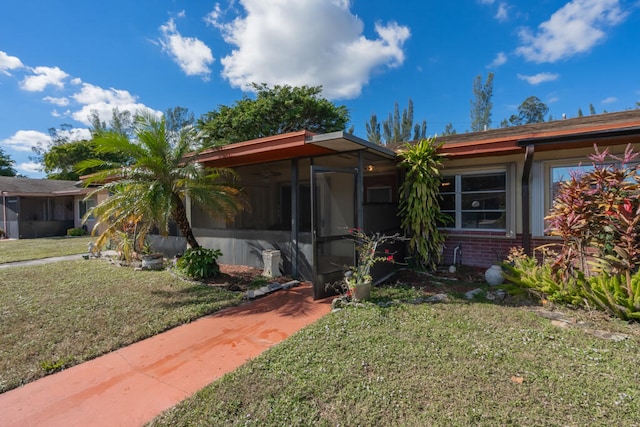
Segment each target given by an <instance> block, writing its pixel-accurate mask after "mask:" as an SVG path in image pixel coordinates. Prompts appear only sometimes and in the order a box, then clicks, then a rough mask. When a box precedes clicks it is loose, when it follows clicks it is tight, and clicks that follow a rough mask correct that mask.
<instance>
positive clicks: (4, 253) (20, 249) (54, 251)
mask: <svg viewBox="0 0 640 427" xmlns="http://www.w3.org/2000/svg"><path fill="white" fill-rule="evenodd" d="M91 240H92V238H91V237H50V238H45V239H20V240H0V264H2V263H6V262H15V261H26V260H30V259H41V258H49V257H55V256H63V255H75V254H82V253H86V252H87V244H88V243H89V242H90V241H91Z"/></svg>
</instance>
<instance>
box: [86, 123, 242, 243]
mask: <svg viewBox="0 0 640 427" xmlns="http://www.w3.org/2000/svg"><path fill="white" fill-rule="evenodd" d="M135 137H136V140H135V141H132V140H131V139H129V138H127V137H126V136H125V135H123V134H121V133H117V132H113V131H112V132H105V133H103V134H101V135H100V136H99V137H98V138H96V139H95V140H94V142H95V144H96V152H97V153H105V154H106V153H110V154H116V153H122V154H124V155H125V156H126V157H127V158H130V159H131V161H130V162H128V163H124V164H112V163H110V162H105V161H104V160H100V159H93V160H86V161H84V162H82V163H81V164H80V169H81V170H82V171H85V170H87V169H90V168H96V167H97V168H100V167H104V166H107V167H108V169H104V170H100V171H99V172H96V173H94V174H93V175H91V176H90V177H89V178H88V179H87V180H86V181H85V184H86V185H92V184H100V186H99V187H98V188H97V189H96V190H94V191H93V192H92V193H91V194H90V195H89V197H90V196H92V195H94V194H96V193H98V192H102V191H107V192H109V194H110V196H109V197H108V198H107V199H106V200H104V201H103V202H102V203H100V204H99V205H97V206H95V207H94V208H92V209H91V210H89V212H88V213H87V215H93V216H94V217H95V218H96V219H97V221H98V224H104V225H106V231H105V232H104V233H103V234H102V236H101V239H106V237H105V236H109V235H112V234H113V233H115V232H116V231H117V230H119V229H120V228H121V227H122V226H123V225H125V224H127V223H129V222H131V221H133V222H135V223H136V224H137V225H138V230H139V233H140V234H145V233H146V232H148V231H149V230H150V229H151V228H153V227H157V228H158V230H159V231H160V233H161V234H163V235H167V234H168V229H169V221H170V220H173V221H174V222H175V223H176V225H177V226H178V229H179V230H180V232H181V233H182V235H183V236H184V237H185V238H186V239H187V243H188V244H189V246H190V247H191V248H194V249H196V248H199V247H200V244H199V243H198V241H197V240H196V238H195V237H194V235H193V230H192V229H191V224H190V223H189V220H188V218H187V210H186V207H185V205H184V200H185V198H186V197H188V198H189V199H190V200H191V202H193V203H194V204H196V205H198V206H199V207H201V208H202V209H203V210H204V211H206V212H208V213H209V214H211V215H214V216H217V217H222V218H224V219H231V218H233V217H234V216H235V215H236V214H237V213H238V212H239V211H240V210H241V209H242V208H243V207H244V198H242V195H241V192H240V190H239V189H238V188H237V187H236V186H235V185H234V182H233V181H234V179H235V175H234V173H233V172H232V171H231V170H229V169H221V168H216V169H211V168H209V169H207V168H204V167H203V166H202V165H201V164H199V163H197V162H196V157H197V153H198V152H199V148H198V146H199V145H200V144H199V141H198V140H197V132H196V130H195V128H194V127H193V126H187V127H184V128H182V129H180V130H177V131H173V130H170V129H168V127H167V125H166V121H165V119H164V118H161V119H158V118H156V117H155V116H153V115H152V114H151V113H148V112H147V113H144V114H143V115H141V116H138V117H136V119H135Z"/></svg>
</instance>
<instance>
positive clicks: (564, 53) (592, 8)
mask: <svg viewBox="0 0 640 427" xmlns="http://www.w3.org/2000/svg"><path fill="white" fill-rule="evenodd" d="M625 17H626V13H625V12H623V11H622V9H621V8H620V3H619V0H573V1H570V2H569V3H567V4H566V5H564V6H563V7H562V8H561V9H559V10H558V11H557V12H555V13H554V14H553V15H552V16H551V18H550V19H549V20H548V21H546V22H543V23H542V24H540V25H539V26H538V32H537V33H536V34H532V32H531V30H530V29H528V28H525V29H522V30H521V31H520V33H519V36H520V40H521V43H522V44H521V46H520V47H518V48H517V50H516V52H517V53H518V54H520V55H522V56H524V58H525V59H526V60H528V61H534V62H538V63H541V62H556V61H558V60H561V59H566V58H569V57H571V56H573V55H575V54H578V53H582V52H587V51H588V50H589V49H591V48H592V47H593V46H595V45H596V44H597V43H599V42H601V41H602V40H603V39H604V38H605V37H606V33H605V32H604V30H605V29H606V28H607V27H610V26H613V25H616V24H619V23H620V22H622V21H623V20H624V18H625Z"/></svg>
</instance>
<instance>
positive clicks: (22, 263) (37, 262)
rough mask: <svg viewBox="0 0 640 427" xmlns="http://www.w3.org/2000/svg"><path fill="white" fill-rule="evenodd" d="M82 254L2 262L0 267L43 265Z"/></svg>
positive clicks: (69, 259) (74, 258)
mask: <svg viewBox="0 0 640 427" xmlns="http://www.w3.org/2000/svg"><path fill="white" fill-rule="evenodd" d="M82 255H83V254H77V255H65V256H56V257H51V258H41V259H30V260H27V261H15V262H7V263H4V264H0V268H10V267H23V266H25V265H43V264H49V263H52V262H59V261H72V260H76V259H82Z"/></svg>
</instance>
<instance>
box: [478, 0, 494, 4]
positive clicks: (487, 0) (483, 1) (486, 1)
mask: <svg viewBox="0 0 640 427" xmlns="http://www.w3.org/2000/svg"><path fill="white" fill-rule="evenodd" d="M494 2H495V0H478V3H480V4H493V3H494Z"/></svg>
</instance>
